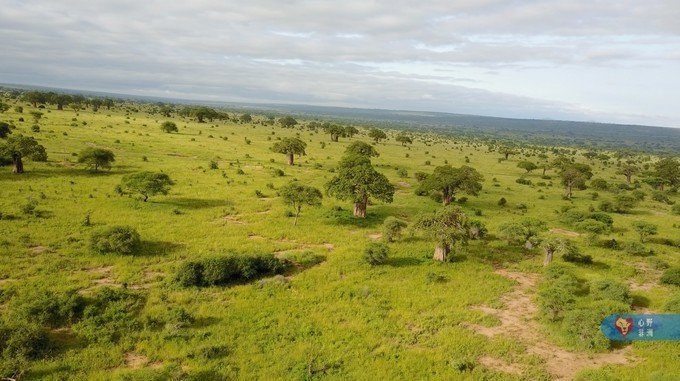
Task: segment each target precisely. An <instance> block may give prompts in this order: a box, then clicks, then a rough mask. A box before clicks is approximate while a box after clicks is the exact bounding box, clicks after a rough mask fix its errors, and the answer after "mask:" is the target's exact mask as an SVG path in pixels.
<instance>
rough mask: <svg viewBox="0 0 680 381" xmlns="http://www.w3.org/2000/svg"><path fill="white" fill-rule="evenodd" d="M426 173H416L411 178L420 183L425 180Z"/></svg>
mask: <svg viewBox="0 0 680 381" xmlns="http://www.w3.org/2000/svg"><path fill="white" fill-rule="evenodd" d="M427 176H428V175H427V173H425V172H416V173H414V174H413V177H414V178H415V179H416V181H418V182H421V181H423V180H425V179H426V178H427Z"/></svg>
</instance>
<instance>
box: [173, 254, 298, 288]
mask: <svg viewBox="0 0 680 381" xmlns="http://www.w3.org/2000/svg"><path fill="white" fill-rule="evenodd" d="M289 266H290V262H289V261H287V260H282V259H279V258H276V257H275V256H274V255H273V254H262V255H254V256H226V257H217V258H209V259H204V260H200V261H189V262H186V263H184V264H182V265H181V266H180V268H179V270H178V271H177V274H176V275H175V281H176V282H177V283H178V284H179V285H181V286H183V287H191V286H198V287H209V286H223V285H228V284H234V283H241V282H247V281H250V280H253V279H256V278H261V277H263V276H270V275H277V274H282V273H283V272H285V271H286V269H288V268H289Z"/></svg>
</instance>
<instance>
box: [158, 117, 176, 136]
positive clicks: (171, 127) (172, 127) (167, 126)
mask: <svg viewBox="0 0 680 381" xmlns="http://www.w3.org/2000/svg"><path fill="white" fill-rule="evenodd" d="M161 130H162V131H163V132H166V133H168V134H169V133H171V132H178V131H179V129H177V124H175V122H171V121H169V120H168V121H165V122H163V124H161Z"/></svg>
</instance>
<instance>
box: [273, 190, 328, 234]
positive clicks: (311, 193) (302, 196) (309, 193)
mask: <svg viewBox="0 0 680 381" xmlns="http://www.w3.org/2000/svg"><path fill="white" fill-rule="evenodd" d="M279 194H280V195H281V198H282V199H283V201H284V202H285V203H286V204H289V205H290V206H292V207H293V210H294V213H295V221H294V222H293V225H297V221H298V216H299V215H300V211H301V210H302V206H303V205H310V206H318V205H321V199H322V198H323V195H322V194H321V191H320V190H318V189H317V188H314V187H310V186H306V185H302V184H300V183H298V182H291V183H289V184H287V185H285V186H283V187H282V188H281V189H280V190H279Z"/></svg>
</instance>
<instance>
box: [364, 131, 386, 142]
mask: <svg viewBox="0 0 680 381" xmlns="http://www.w3.org/2000/svg"><path fill="white" fill-rule="evenodd" d="M368 136H369V137H370V138H371V139H373V141H374V142H376V143H380V141H381V140H384V139H387V134H386V133H385V132H383V131H382V130H379V129H377V128H372V129H371V131H369V132H368Z"/></svg>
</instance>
